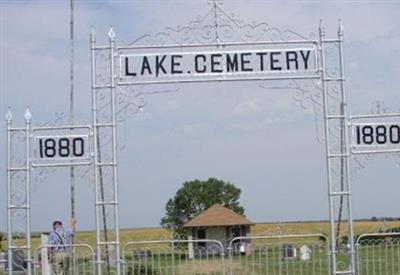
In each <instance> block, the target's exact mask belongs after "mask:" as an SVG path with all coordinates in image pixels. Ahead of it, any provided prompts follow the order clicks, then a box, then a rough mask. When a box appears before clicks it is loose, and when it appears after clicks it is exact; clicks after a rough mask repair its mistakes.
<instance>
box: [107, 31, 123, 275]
mask: <svg viewBox="0 0 400 275" xmlns="http://www.w3.org/2000/svg"><path fill="white" fill-rule="evenodd" d="M108 36H109V42H110V84H111V116H112V121H111V123H112V150H113V152H112V155H113V156H112V159H113V160H112V162H113V188H114V190H113V193H114V225H115V228H114V230H115V253H116V255H115V256H116V258H117V275H119V274H121V258H120V243H119V211H118V210H119V209H118V208H119V202H118V169H117V168H118V167H117V121H116V94H115V93H116V89H115V65H114V58H115V56H114V47H115V33H114V30H113V29H112V28H110V31H109V32H108Z"/></svg>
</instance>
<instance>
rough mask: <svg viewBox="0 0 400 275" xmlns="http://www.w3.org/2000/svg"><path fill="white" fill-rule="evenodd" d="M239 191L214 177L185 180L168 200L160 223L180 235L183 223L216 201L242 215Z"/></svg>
mask: <svg viewBox="0 0 400 275" xmlns="http://www.w3.org/2000/svg"><path fill="white" fill-rule="evenodd" d="M241 192H242V191H241V190H240V189H239V188H237V187H235V186H234V185H233V184H231V183H229V182H225V181H223V180H218V179H215V178H209V179H208V180H206V181H200V180H193V181H188V182H185V183H183V186H182V187H181V188H180V189H179V190H178V191H177V192H176V194H175V196H174V197H173V198H171V199H169V200H168V202H167V205H166V206H165V212H166V213H165V216H164V217H163V218H162V219H161V225H162V226H163V227H165V228H168V229H170V230H172V231H173V233H174V237H175V236H177V235H182V234H183V233H184V232H183V224H184V223H186V222H187V221H189V220H191V219H192V218H193V217H195V216H196V215H198V214H200V213H201V212H203V211H204V210H206V209H207V208H209V207H210V206H212V205H213V204H216V203H219V204H221V205H223V206H225V207H227V208H229V209H231V210H233V211H234V212H236V213H238V214H241V215H243V213H244V208H243V207H242V206H240V205H239V197H240V194H241Z"/></svg>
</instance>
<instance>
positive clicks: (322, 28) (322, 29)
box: [319, 19, 325, 35]
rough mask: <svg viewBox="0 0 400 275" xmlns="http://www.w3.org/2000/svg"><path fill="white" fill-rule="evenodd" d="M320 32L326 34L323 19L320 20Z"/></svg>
mask: <svg viewBox="0 0 400 275" xmlns="http://www.w3.org/2000/svg"><path fill="white" fill-rule="evenodd" d="M319 33H320V34H321V35H324V34H325V29H324V26H323V24H322V19H320V20H319Z"/></svg>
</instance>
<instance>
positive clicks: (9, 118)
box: [6, 109, 13, 275]
mask: <svg viewBox="0 0 400 275" xmlns="http://www.w3.org/2000/svg"><path fill="white" fill-rule="evenodd" d="M11 125H12V113H11V110H10V109H8V112H7V114H6V128H7V129H6V132H7V133H6V146H7V148H6V167H7V168H6V169H7V171H6V175H7V176H6V182H7V260H8V275H12V273H13V270H12V237H13V236H12V226H11V223H12V221H11Z"/></svg>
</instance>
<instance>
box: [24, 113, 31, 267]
mask: <svg viewBox="0 0 400 275" xmlns="http://www.w3.org/2000/svg"><path fill="white" fill-rule="evenodd" d="M31 117H32V115H31V113H30V111H29V108H27V109H26V112H25V175H26V176H25V192H26V194H25V196H26V197H25V200H26V201H25V204H26V205H25V207H26V236H25V238H26V262H27V273H28V275H31V274H32V252H31V183H30V175H31V160H30V147H31V146H30V144H31Z"/></svg>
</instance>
